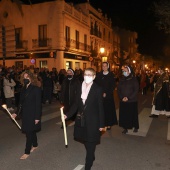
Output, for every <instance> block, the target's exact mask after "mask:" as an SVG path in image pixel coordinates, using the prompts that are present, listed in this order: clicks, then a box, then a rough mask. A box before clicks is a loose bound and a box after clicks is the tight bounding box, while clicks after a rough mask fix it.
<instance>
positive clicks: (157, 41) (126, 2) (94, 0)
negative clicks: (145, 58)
mask: <svg viewBox="0 0 170 170" xmlns="http://www.w3.org/2000/svg"><path fill="white" fill-rule="evenodd" d="M22 1H23V2H26V3H29V2H30V1H31V2H32V3H33V4H34V3H39V2H44V1H47V0H22ZM65 1H66V2H73V3H81V2H86V0H65ZM154 1H156V0H90V4H91V5H92V6H93V7H95V8H96V9H98V8H100V9H102V11H103V13H104V14H108V17H109V18H111V19H112V24H113V26H119V27H120V28H125V29H128V30H131V31H136V32H137V33H138V40H137V43H138V44H139V48H138V50H139V52H140V53H142V54H146V55H152V56H153V57H157V56H160V55H163V47H164V45H165V43H166V36H165V34H164V33H163V32H161V31H159V30H158V29H157V28H156V26H155V19H154V16H153V14H152V12H151V10H149V9H150V8H151V4H152V3H153V2H154Z"/></svg>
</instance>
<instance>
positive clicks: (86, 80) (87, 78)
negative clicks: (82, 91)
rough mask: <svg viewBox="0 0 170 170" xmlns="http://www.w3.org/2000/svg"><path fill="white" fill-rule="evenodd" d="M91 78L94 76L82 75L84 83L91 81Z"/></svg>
mask: <svg viewBox="0 0 170 170" xmlns="http://www.w3.org/2000/svg"><path fill="white" fill-rule="evenodd" d="M93 80H94V77H92V76H90V77H89V76H84V81H85V83H86V84H89V83H91V82H92V81H93Z"/></svg>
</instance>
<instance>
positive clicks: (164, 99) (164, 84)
mask: <svg viewBox="0 0 170 170" xmlns="http://www.w3.org/2000/svg"><path fill="white" fill-rule="evenodd" d="M158 73H159V75H160V76H159V78H158V80H157V82H156V84H155V88H154V95H153V103H152V104H153V107H152V111H151V115H150V116H149V117H152V118H157V117H158V116H159V115H160V114H162V115H166V116H167V118H170V82H169V75H168V73H167V72H165V71H164V67H163V66H160V68H159V70H158Z"/></svg>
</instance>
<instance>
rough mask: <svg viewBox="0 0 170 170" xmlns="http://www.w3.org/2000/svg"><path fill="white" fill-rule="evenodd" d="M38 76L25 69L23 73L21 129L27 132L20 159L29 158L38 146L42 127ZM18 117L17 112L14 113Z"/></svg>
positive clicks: (20, 103) (14, 116)
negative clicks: (23, 151)
mask: <svg viewBox="0 0 170 170" xmlns="http://www.w3.org/2000/svg"><path fill="white" fill-rule="evenodd" d="M37 81H38V80H37V78H36V77H34V75H33V74H32V73H31V72H30V71H25V72H23V73H22V75H21V83H22V84H23V88H22V90H21V95H20V102H19V105H22V110H21V117H22V127H21V130H22V132H23V133H25V134H26V146H25V153H24V154H23V155H22V156H21V158H20V159H27V158H28V156H29V155H30V152H33V151H34V150H35V149H37V147H38V142H37V134H36V133H37V131H40V129H41V114H42V105H41V88H40V87H38V86H37ZM12 116H13V118H16V116H17V114H15V113H14V114H12Z"/></svg>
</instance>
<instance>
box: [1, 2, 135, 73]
mask: <svg viewBox="0 0 170 170" xmlns="http://www.w3.org/2000/svg"><path fill="white" fill-rule="evenodd" d="M0 35H1V36H0V37H1V38H0V64H3V65H6V66H7V67H9V66H12V65H14V66H16V67H22V68H23V67H24V66H27V67H29V66H31V67H39V68H44V67H46V68H49V69H50V70H51V69H52V68H53V67H56V68H57V69H58V70H59V69H62V68H64V69H67V68H69V67H71V68H73V69H79V68H81V69H83V70H84V69H85V68H86V67H93V68H94V69H95V70H97V71H100V70H101V63H102V62H103V61H107V62H109V63H110V68H111V70H114V69H115V65H116V64H115V59H116V58H115V56H116V57H119V56H120V51H121V50H122V49H123V50H125V51H127V52H128V53H129V54H130V55H132V56H133V55H135V52H137V45H136V38H137V34H136V33H133V32H129V31H124V32H123V31H121V32H120V31H118V29H117V28H113V27H112V21H111V19H109V18H108V17H107V15H106V14H105V15H104V14H103V13H102V10H101V9H95V8H94V7H92V6H91V5H90V3H89V1H87V2H85V3H79V4H77V5H73V4H72V3H66V2H65V1H64V0H55V1H50V2H49V1H48V2H44V3H38V4H32V5H25V4H17V3H15V2H14V1H11V0H2V1H1V2H0ZM132 40H133V41H132ZM121 48H122V49H121ZM101 49H104V51H101Z"/></svg>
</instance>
